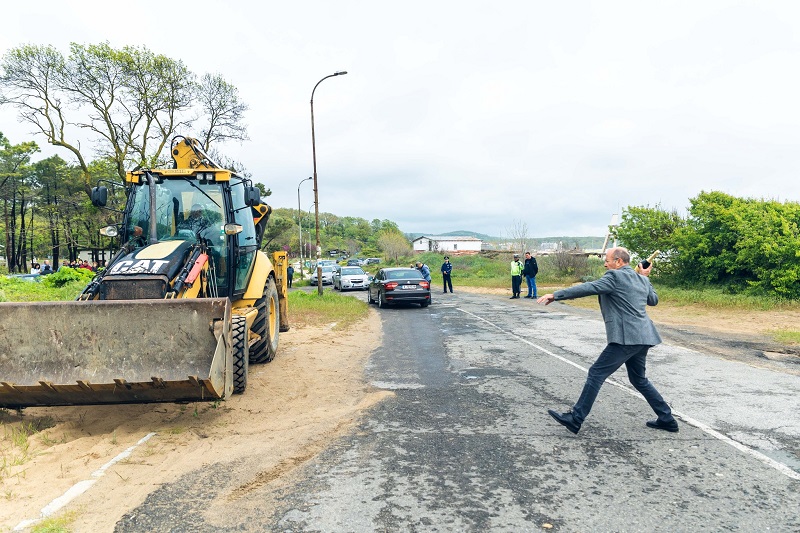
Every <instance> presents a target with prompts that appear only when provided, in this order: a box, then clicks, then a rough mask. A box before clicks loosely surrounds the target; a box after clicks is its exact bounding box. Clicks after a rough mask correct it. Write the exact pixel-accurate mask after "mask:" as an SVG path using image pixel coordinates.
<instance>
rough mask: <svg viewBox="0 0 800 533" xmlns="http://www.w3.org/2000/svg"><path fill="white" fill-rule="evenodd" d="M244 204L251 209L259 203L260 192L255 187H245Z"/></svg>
mask: <svg viewBox="0 0 800 533" xmlns="http://www.w3.org/2000/svg"><path fill="white" fill-rule="evenodd" d="M244 203H246V204H247V205H248V206H250V207H253V206H256V205H258V204H260V203H261V192H259V190H258V188H256V187H245V189H244Z"/></svg>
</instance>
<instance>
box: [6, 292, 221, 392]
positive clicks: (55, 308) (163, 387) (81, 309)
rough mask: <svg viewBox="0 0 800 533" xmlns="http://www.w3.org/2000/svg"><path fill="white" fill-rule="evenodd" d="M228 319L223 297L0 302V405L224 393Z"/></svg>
mask: <svg viewBox="0 0 800 533" xmlns="http://www.w3.org/2000/svg"><path fill="white" fill-rule="evenodd" d="M230 315H231V306H230V301H229V300H228V299H227V298H198V299H177V300H125V301H121V300H115V301H111V300H92V301H74V302H33V303H0V407H6V408H21V407H33V406H44V405H76V404H107V403H139V402H176V401H191V400H213V399H219V398H225V397H228V396H229V395H230V394H231V393H232V390H233V377H232V375H233V368H232V351H231V342H230V339H231V337H230V335H231V334H230V323H231V316H230Z"/></svg>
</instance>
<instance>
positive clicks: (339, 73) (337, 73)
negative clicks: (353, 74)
mask: <svg viewBox="0 0 800 533" xmlns="http://www.w3.org/2000/svg"><path fill="white" fill-rule="evenodd" d="M345 74H347V71H346V70H340V71H339V72H334V73H333V75H334V76H344V75H345Z"/></svg>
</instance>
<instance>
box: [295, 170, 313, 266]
mask: <svg viewBox="0 0 800 533" xmlns="http://www.w3.org/2000/svg"><path fill="white" fill-rule="evenodd" d="M310 179H313V178H312V177H311V176H309V177H307V178H306V179H303V180H300V183H298V184H297V225H298V227H299V228H300V241H299V243H300V245H299V246H300V279H303V267H304V266H305V264H304V263H303V213H302V212H301V211H300V186H301V185H302V184H303V182H304V181H308V180H310Z"/></svg>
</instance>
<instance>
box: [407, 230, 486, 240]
mask: <svg viewBox="0 0 800 533" xmlns="http://www.w3.org/2000/svg"><path fill="white" fill-rule="evenodd" d="M406 235H407V236H408V238H409V239H410V240H412V241H413V240H414V239H416V238H417V237H422V236H423V235H431V236H441V237H475V238H476V239H480V240H482V241H483V242H497V241H499V240H501V239H500V237H492V236H491V235H486V234H484V233H477V232H474V231H466V230H458V231H448V232H447V233H406Z"/></svg>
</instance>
